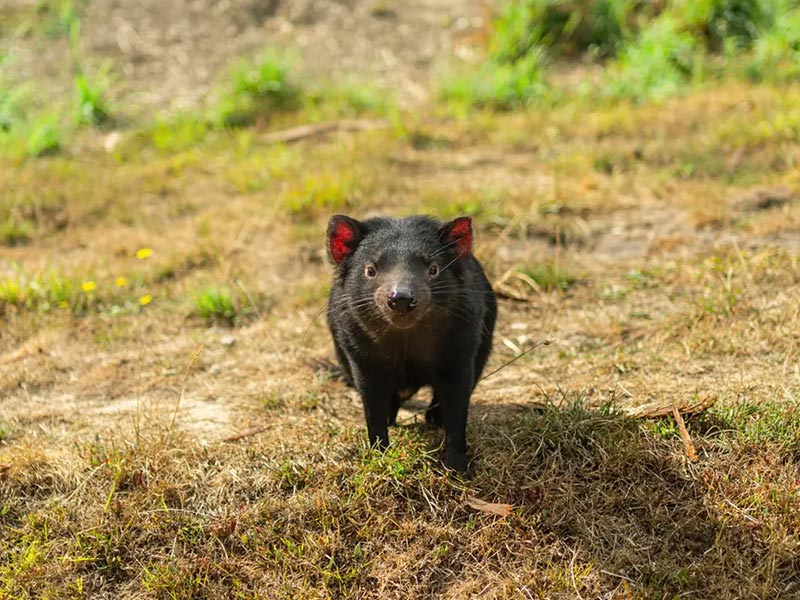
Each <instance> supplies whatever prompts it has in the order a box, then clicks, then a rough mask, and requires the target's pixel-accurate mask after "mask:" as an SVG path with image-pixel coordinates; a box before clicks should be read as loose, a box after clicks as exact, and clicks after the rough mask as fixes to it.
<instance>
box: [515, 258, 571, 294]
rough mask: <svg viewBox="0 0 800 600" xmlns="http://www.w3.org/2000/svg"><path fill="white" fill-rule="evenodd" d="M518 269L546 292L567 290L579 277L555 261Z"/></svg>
mask: <svg viewBox="0 0 800 600" xmlns="http://www.w3.org/2000/svg"><path fill="white" fill-rule="evenodd" d="M517 271H518V273H519V274H520V275H523V276H524V277H526V278H528V279H529V280H530V281H532V282H533V283H534V284H535V285H536V286H538V288H539V289H540V290H542V291H545V292H555V291H559V292H565V291H567V290H568V289H569V288H570V287H571V286H572V285H573V284H575V282H577V281H578V279H577V277H575V276H574V275H572V274H570V273H569V272H568V271H566V270H565V269H564V268H563V267H561V266H559V265H557V264H556V263H555V262H553V261H546V262H543V263H539V264H535V265H528V266H525V267H520V268H519V269H518V270H517Z"/></svg>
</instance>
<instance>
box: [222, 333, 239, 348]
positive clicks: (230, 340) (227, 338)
mask: <svg viewBox="0 0 800 600" xmlns="http://www.w3.org/2000/svg"><path fill="white" fill-rule="evenodd" d="M219 342H220V344H222V345H223V346H233V345H234V344H235V343H236V338H235V337H233V336H232V335H223V336H222V339H220V341H219Z"/></svg>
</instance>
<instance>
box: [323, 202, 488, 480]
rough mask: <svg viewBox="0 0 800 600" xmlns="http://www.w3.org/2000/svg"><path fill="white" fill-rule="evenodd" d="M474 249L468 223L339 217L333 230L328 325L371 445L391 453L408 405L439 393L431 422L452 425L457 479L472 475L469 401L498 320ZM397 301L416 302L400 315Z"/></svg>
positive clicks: (449, 460)
mask: <svg viewBox="0 0 800 600" xmlns="http://www.w3.org/2000/svg"><path fill="white" fill-rule="evenodd" d="M466 231H468V235H467V234H465V232H466ZM340 234H344V235H340ZM337 240H338V241H337ZM471 240H472V231H471V227H470V221H469V219H465V218H462V219H457V220H455V221H451V222H450V223H439V222H437V221H435V220H434V219H431V218H429V217H423V216H413V217H407V218H404V219H390V218H373V219H369V220H366V221H364V222H361V223H360V222H358V221H355V220H353V219H350V218H349V217H344V216H341V215H337V216H334V217H332V218H331V221H330V224H329V226H328V242H329V251H330V255H331V258H332V259H333V261H334V264H335V269H336V270H335V274H334V279H333V285H332V288H331V293H330V297H329V301H328V325H329V327H330V330H331V334H332V335H333V342H334V346H335V350H336V356H337V359H338V361H339V364H340V365H341V367H342V371H343V373H344V377H345V380H346V381H347V382H348V383H350V384H351V385H353V386H355V388H356V389H357V390H358V392H359V393H360V395H361V398H362V400H363V403H364V412H365V415H366V420H367V428H368V431H369V437H370V441H371V442H372V443H375V444H378V445H379V446H381V447H384V446H386V444H388V442H389V436H388V430H387V427H388V425H393V424H395V420H396V416H397V411H398V409H399V407H400V404H401V403H402V402H403V401H404V400H406V399H408V398H409V397H411V396H412V395H413V394H414V393H415V392H416V391H417V390H418V389H419V388H420V387H422V386H425V385H430V386H432V387H433V393H434V396H433V402H432V403H431V406H430V407H429V408H428V410H427V411H426V415H425V418H426V421H428V422H429V423H432V424H435V425H444V428H445V432H446V443H445V450H446V454H445V464H446V465H447V466H448V467H450V468H453V469H456V470H458V471H464V470H466V468H467V454H466V451H467V446H466V425H467V410H468V406H469V399H470V396H471V394H472V390H473V388H474V387H475V384H476V383H477V381H478V379H479V377H480V374H481V372H482V371H483V368H484V365H485V364H486V360H487V358H488V356H489V352H490V351H491V345H492V334H493V331H494V323H495V318H496V316H497V303H496V300H495V296H494V292H493V291H492V287H491V285H490V284H489V282H488V280H487V279H486V276H485V275H484V273H483V269H482V268H481V265H480V263H479V262H478V261H477V259H476V258H475V257H474V256H473V255H472V253H471V251H470V250H471ZM433 265H435V267H434V266H433ZM368 267H371V269H368ZM437 268H438V270H439V272H438V274H437V273H435V271H436V269H437ZM372 269H374V270H372ZM432 270H433V271H432ZM392 294H394V296H393V298H399V297H400V296H402V298H400V299H403V298H405V297H406V296H404V295H409V296H413V300H412V301H411V303H410V304H408V303H406V304H405V305H404V306H403V307H402V308H403V310H398V308H397V306H394V305H393V304H392V303H390V302H389V296H390V295H392ZM398 302H399V300H398ZM390 305H393V306H394V309H393V308H391V307H390ZM408 306H413V308H412V309H411V310H409V309H408ZM406 310H408V312H405V311H406Z"/></svg>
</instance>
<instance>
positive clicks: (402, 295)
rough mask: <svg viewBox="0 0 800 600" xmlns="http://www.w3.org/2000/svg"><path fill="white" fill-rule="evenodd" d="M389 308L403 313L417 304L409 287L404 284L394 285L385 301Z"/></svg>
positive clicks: (409, 310)
mask: <svg viewBox="0 0 800 600" xmlns="http://www.w3.org/2000/svg"><path fill="white" fill-rule="evenodd" d="M387 304H388V305H389V308H390V309H391V310H393V311H395V312H398V313H400V314H401V315H405V314H407V313H410V312H411V311H412V310H414V309H415V308H416V306H417V298H416V297H415V296H414V294H413V292H412V291H411V288H409V287H405V286H395V287H393V288H392V291H391V292H390V293H389V300H388V302H387Z"/></svg>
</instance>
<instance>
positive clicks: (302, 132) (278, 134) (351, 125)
mask: <svg viewBox="0 0 800 600" xmlns="http://www.w3.org/2000/svg"><path fill="white" fill-rule="evenodd" d="M386 127H389V122H388V121H383V120H381V121H372V120H367V119H353V120H347V121H331V122H328V123H310V124H308V125H300V126H298V127H292V128H291V129H284V130H283V131H275V132H273V133H268V134H267V135H265V136H264V137H262V138H261V140H262V141H263V142H264V143H267V144H288V143H291V142H297V141H300V140H303V139H305V138H309V137H317V136H321V135H325V134H326V133H332V132H334V131H371V130H373V129H385V128H386Z"/></svg>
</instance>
